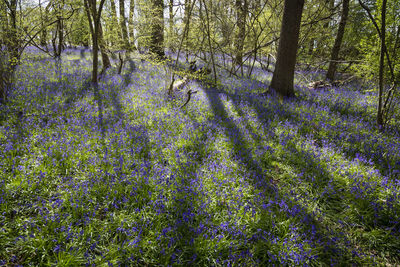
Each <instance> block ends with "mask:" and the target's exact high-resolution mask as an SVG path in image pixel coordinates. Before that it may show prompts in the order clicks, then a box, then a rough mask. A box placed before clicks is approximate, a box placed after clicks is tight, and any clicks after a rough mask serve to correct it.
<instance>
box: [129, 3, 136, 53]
mask: <svg viewBox="0 0 400 267" xmlns="http://www.w3.org/2000/svg"><path fill="white" fill-rule="evenodd" d="M134 14H135V0H131V2H130V5H129V18H128V26H129V38H130V46H131V48H132V49H133V50H136V45H135V32H134V26H133V18H134Z"/></svg>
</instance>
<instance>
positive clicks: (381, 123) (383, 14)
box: [376, 0, 387, 128]
mask: <svg viewBox="0 0 400 267" xmlns="http://www.w3.org/2000/svg"><path fill="white" fill-rule="evenodd" d="M386 4H387V0H383V1H382V7H381V8H382V11H381V51H380V52H381V54H380V58H379V92H378V94H379V97H378V114H377V118H376V122H377V124H378V126H379V127H382V128H383V126H384V120H385V118H384V115H383V110H382V109H383V78H384V77H383V76H384V72H383V71H384V67H385V44H386Z"/></svg>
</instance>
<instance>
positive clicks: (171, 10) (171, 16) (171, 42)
mask: <svg viewBox="0 0 400 267" xmlns="http://www.w3.org/2000/svg"><path fill="white" fill-rule="evenodd" d="M168 15H169V16H168V27H169V49H170V50H171V51H174V50H175V49H174V0H169V3H168Z"/></svg>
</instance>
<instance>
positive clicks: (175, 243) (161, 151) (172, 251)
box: [0, 49, 400, 266]
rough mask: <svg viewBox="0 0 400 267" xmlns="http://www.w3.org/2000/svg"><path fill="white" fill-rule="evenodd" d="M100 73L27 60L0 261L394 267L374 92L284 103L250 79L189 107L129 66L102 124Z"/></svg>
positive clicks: (8, 121)
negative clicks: (95, 80) (93, 84)
mask: <svg viewBox="0 0 400 267" xmlns="http://www.w3.org/2000/svg"><path fill="white" fill-rule="evenodd" d="M91 67H92V65H91V60H90V55H89V52H88V51H85V50H83V49H75V50H72V49H71V50H67V51H66V52H65V53H64V54H63V66H62V71H58V72H57V71H56V69H55V63H54V61H53V60H52V59H49V58H47V57H45V56H44V55H42V54H40V53H39V52H37V51H35V50H34V49H29V50H28V52H27V53H26V54H25V55H24V58H23V60H22V64H21V65H20V67H19V68H18V70H17V73H16V83H15V86H14V88H13V89H12V90H11V95H10V97H9V103H8V104H7V105H6V106H4V105H3V106H0V177H1V179H0V266H16V265H22V266H38V265H41V266H46V265H48V266H54V265H56V266H79V265H93V266H118V265H119V266H127V265H137V266H157V265H160V266H161V265H163V266H164V265H173V266H179V265H181V266H188V265H189V264H194V265H199V266H266V265H276V266H281V265H289V266H297V265H313V266H320V265H323V266H324V265H339V266H348V265H360V266H361V265H362V266H365V265H388V266H390V265H393V266H394V265H398V264H400V256H399V255H400V131H399V129H400V127H399V126H400V125H399V120H393V121H392V123H391V124H390V125H389V126H388V129H387V130H386V131H385V132H380V131H379V129H377V127H376V125H375V117H376V103H377V95H376V92H375V91H371V90H369V91H365V90H363V89H362V88H361V87H359V86H357V85H356V84H352V85H347V86H343V87H334V88H326V89H321V90H310V89H308V88H307V87H305V86H302V85H301V83H298V85H297V86H296V88H295V91H296V94H297V96H296V98H292V99H288V100H287V101H285V102H281V101H279V99H277V98H275V97H274V96H271V95H265V94H262V92H264V91H265V90H266V87H267V85H268V83H269V80H270V78H271V77H270V74H268V73H267V72H263V71H262V70H261V69H255V71H254V72H253V78H252V79H247V78H235V77H234V78H232V77H227V75H220V76H219V81H218V84H219V86H218V87H215V86H212V85H211V84H210V83H206V82H201V81H194V80H193V81H191V82H190V83H189V84H188V85H187V88H190V89H192V90H194V91H198V92H197V94H195V95H193V96H192V99H191V101H190V102H189V103H188V104H187V106H185V107H184V108H182V109H181V108H180V106H181V105H182V103H183V102H184V100H185V93H184V92H176V94H175V96H174V97H173V98H168V97H167V95H166V89H165V88H166V87H165V80H166V78H165V76H166V73H165V67H163V66H162V65H160V64H158V65H154V64H151V63H149V62H146V61H144V62H141V61H140V60H136V61H135V60H132V61H131V62H130V64H128V62H127V64H125V67H124V69H123V72H122V74H121V75H117V74H113V73H109V74H107V75H106V76H105V77H103V78H102V79H101V81H100V84H99V88H100V94H101V96H102V102H101V103H100V105H101V107H102V111H103V112H102V113H101V114H100V113H99V109H98V105H99V103H98V101H97V100H96V99H95V97H94V94H93V90H92V89H91V88H90V83H89V81H90V73H91ZM307 75H309V73H308V74H307ZM315 75H318V73H316V74H315ZM300 78H301V75H299V76H298V80H297V81H300ZM187 88H186V89H187ZM100 117H102V120H103V124H102V125H100V124H99V118H100ZM397 119H398V118H397Z"/></svg>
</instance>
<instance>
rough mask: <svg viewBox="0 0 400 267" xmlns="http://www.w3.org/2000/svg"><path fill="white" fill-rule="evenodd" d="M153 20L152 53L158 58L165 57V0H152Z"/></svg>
mask: <svg viewBox="0 0 400 267" xmlns="http://www.w3.org/2000/svg"><path fill="white" fill-rule="evenodd" d="M152 4H153V10H152V13H153V16H152V18H153V21H152V22H151V37H150V47H149V48H150V53H152V54H153V55H155V56H156V57H157V58H158V59H163V58H164V57H165V54H164V1H163V0H152Z"/></svg>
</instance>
